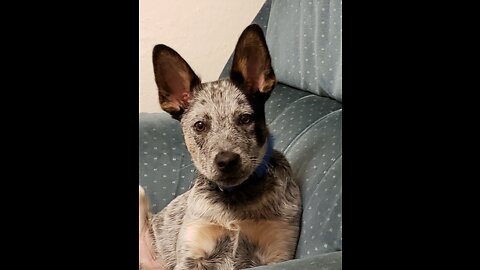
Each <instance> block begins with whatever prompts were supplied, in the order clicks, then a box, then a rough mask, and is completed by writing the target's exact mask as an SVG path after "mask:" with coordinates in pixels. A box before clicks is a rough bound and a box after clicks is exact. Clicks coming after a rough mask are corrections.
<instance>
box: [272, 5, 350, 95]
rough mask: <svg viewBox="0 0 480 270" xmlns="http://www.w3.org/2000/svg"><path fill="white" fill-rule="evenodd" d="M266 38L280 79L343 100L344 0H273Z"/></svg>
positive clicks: (303, 88) (312, 91)
mask: <svg viewBox="0 0 480 270" xmlns="http://www.w3.org/2000/svg"><path fill="white" fill-rule="evenodd" d="M266 38H267V43H268V46H269V49H270V54H271V55H272V63H273V67H274V71H275V75H276V76H277V79H278V80H279V81H280V82H282V83H284V84H287V85H290V86H293V87H296V88H299V89H302V90H306V91H309V92H311V93H314V94H317V95H323V96H329V97H331V98H334V99H336V100H337V101H340V102H341V100H342V1H341V0H299V1H287V0H275V1H273V3H272V6H271V10H270V18H269V22H268V28H267V35H266Z"/></svg>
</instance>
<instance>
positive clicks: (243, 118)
mask: <svg viewBox="0 0 480 270" xmlns="http://www.w3.org/2000/svg"><path fill="white" fill-rule="evenodd" d="M238 121H239V122H240V124H242V125H247V124H250V123H251V122H252V121H253V116H252V115H251V114H248V113H244V114H242V115H240V118H239V119H238Z"/></svg>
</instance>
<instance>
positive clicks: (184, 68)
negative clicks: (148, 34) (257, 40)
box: [152, 44, 201, 120]
mask: <svg viewBox="0 0 480 270" xmlns="http://www.w3.org/2000/svg"><path fill="white" fill-rule="evenodd" d="M152 56H153V70H154V73H155V82H156V83H157V87H158V97H159V100H160V106H161V107H162V109H163V110H164V111H166V112H168V113H170V114H171V115H172V117H173V118H175V119H177V120H180V119H181V117H182V114H183V112H184V111H185V109H186V108H187V107H188V105H189V102H190V98H191V97H192V90H193V88H194V87H195V86H197V85H198V84H200V83H201V82H200V78H198V76H197V75H196V74H195V72H193V70H192V68H191V67H190V66H189V65H188V64H187V62H186V61H185V60H184V59H183V58H182V57H181V56H180V55H179V54H178V53H177V52H176V51H174V50H173V49H172V48H170V47H168V46H166V45H163V44H160V45H156V46H155V47H154V48H153V55H152Z"/></svg>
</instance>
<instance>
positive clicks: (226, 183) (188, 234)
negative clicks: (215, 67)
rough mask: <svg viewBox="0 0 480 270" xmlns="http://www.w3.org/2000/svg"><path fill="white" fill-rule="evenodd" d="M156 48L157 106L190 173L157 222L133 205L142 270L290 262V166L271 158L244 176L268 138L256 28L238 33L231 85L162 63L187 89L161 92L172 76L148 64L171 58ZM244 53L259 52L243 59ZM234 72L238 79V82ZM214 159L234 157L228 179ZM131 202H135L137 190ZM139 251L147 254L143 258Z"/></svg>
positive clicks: (264, 73)
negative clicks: (174, 127)
mask: <svg viewBox="0 0 480 270" xmlns="http://www.w3.org/2000/svg"><path fill="white" fill-rule="evenodd" d="M161 46H162V47H161V48H156V50H157V51H155V50H154V67H155V68H156V80H157V85H158V86H159V96H160V97H161V100H160V102H161V104H165V108H168V110H169V112H170V113H171V114H172V116H173V117H174V118H176V119H179V120H180V123H181V126H182V129H183V134H184V139H185V143H186V145H187V148H188V150H189V152H190V154H191V156H192V160H193V162H194V164H195V166H196V168H197V170H198V172H199V175H198V177H197V178H196V179H195V182H194V185H193V187H192V188H191V189H190V190H189V191H187V192H185V193H184V194H182V195H180V196H178V197H177V198H175V199H174V200H173V201H172V202H171V203H170V204H169V205H168V206H167V207H165V208H164V209H163V210H162V211H161V212H159V213H157V214H154V215H152V214H148V213H147V212H146V211H147V210H146V209H147V208H146V207H147V203H145V201H144V200H142V199H141V202H142V201H143V202H144V205H143V206H142V203H141V204H140V212H141V217H140V220H141V222H140V226H141V228H144V229H143V232H144V233H143V234H142V230H141V231H140V239H141V241H140V242H141V243H140V245H141V248H140V252H141V262H140V263H141V264H143V265H141V268H142V267H143V268H142V269H175V270H180V269H243V268H248V267H254V266H258V265H267V264H272V263H277V262H281V261H285V260H289V259H292V258H293V257H294V254H295V248H296V245H297V240H298V233H299V220H300V214H301V198H300V191H299V188H298V186H297V184H296V182H295V181H294V179H292V174H291V169H290V165H289V163H288V161H287V160H286V159H285V157H284V156H283V155H282V154H281V153H280V152H278V151H275V150H274V151H273V154H272V157H271V159H270V162H269V165H268V170H267V173H266V175H265V176H263V177H257V176H255V174H253V172H254V171H255V169H256V168H257V166H258V165H259V164H260V162H261V161H262V158H263V156H264V155H265V153H266V149H267V143H268V142H267V141H268V136H269V133H268V128H267V126H266V124H265V115H264V104H265V101H266V100H267V99H268V97H269V95H270V93H271V91H272V90H273V88H274V86H275V83H276V80H275V77H274V74H273V69H272V68H271V65H270V56H269V54H268V49H267V47H266V43H265V39H264V36H263V33H262V32H261V30H259V27H258V26H255V25H254V26H249V27H248V28H247V29H246V30H245V31H244V32H243V33H242V36H241V37H240V39H239V42H238V44H237V48H236V52H235V55H236V56H235V58H234V65H233V68H232V75H231V79H227V80H221V81H216V82H210V83H204V84H201V83H195V81H196V79H198V77H196V75H195V74H194V73H193V71H191V69H190V67H189V66H188V64H186V62H184V60H183V59H181V57H180V56H178V57H180V58H179V59H176V60H175V61H178V63H168V64H169V66H174V67H179V68H178V69H179V71H178V72H181V73H182V74H183V75H182V76H181V78H185V74H189V76H190V77H188V76H187V80H190V81H189V82H193V83H190V85H191V87H190V89H184V88H183V87H182V86H183V85H189V83H188V82H187V83H182V84H177V87H176V86H175V85H174V84H169V82H168V78H169V77H172V76H169V75H168V74H165V72H167V73H168V72H169V71H168V70H166V69H164V70H162V69H161V68H162V67H161V66H160V65H161V64H158V61H160V62H161V60H156V58H155V57H157V58H161V57H162V54H166V53H167V54H169V57H170V58H172V59H173V58H178V57H177V56H175V55H176V53H175V52H174V51H173V50H171V49H170V48H168V47H166V46H164V45H161ZM252 48H253V49H255V50H259V51H260V52H261V53H258V54H256V55H254V56H255V57H252V56H251V55H250V56H249V53H251V51H252ZM170 50H171V51H170ZM172 51H173V52H172ZM254 54H255V52H254ZM172 55H173V56H174V57H172ZM258 57H260V58H258ZM251 59H255V61H253V62H252V60H251ZM169 61H170V60H169ZM235 63H238V65H237V66H236V65H235ZM249 65H259V66H260V67H259V68H256V67H253V68H252V67H249ZM159 66H160V67H159ZM236 68H237V69H238V70H237V71H238V73H237V75H235V74H234V73H235V69H236ZM189 69H190V70H189ZM243 69H247V70H243ZM252 70H253V72H252ZM255 71H256V72H255ZM238 74H242V75H241V76H240V79H239V77H238ZM173 75H175V74H173ZM173 77H174V76H173ZM176 78H177V79H178V78H180V77H176ZM198 81H199V80H198ZM159 82H160V83H159ZM178 85H181V86H178ZM175 91H177V92H175ZM178 91H180V92H178ZM182 91H183V92H182ZM169 97H170V98H169ZM172 108H174V109H172ZM168 110H167V111H168ZM243 114H248V115H252V116H253V121H252V122H251V123H248V124H241V123H239V118H240V116H241V115H243ZM198 121H202V122H203V123H204V124H205V127H206V128H205V130H204V131H202V132H199V131H198V130H195V128H194V126H195V123H197V122H198ZM222 151H228V152H233V153H236V154H238V155H239V156H240V160H241V162H240V165H239V166H238V168H236V170H235V171H234V172H222V171H221V170H219V169H218V168H217V166H215V157H216V155H217V154H219V153H220V152H222ZM220 187H233V190H229V191H225V190H223V189H222V188H220ZM140 195H141V197H142V196H144V194H142V191H141V192H140ZM142 213H143V214H144V216H145V218H143V219H142ZM142 220H143V223H142ZM142 239H143V243H142ZM145 239H146V240H145ZM142 246H143V247H145V246H147V247H148V249H149V250H143V251H142ZM144 249H145V248H144ZM142 253H143V254H142ZM145 254H153V255H151V256H152V257H153V260H154V261H155V262H153V263H152V262H148V261H147V262H142V258H146V256H145ZM147 257H148V256H147Z"/></svg>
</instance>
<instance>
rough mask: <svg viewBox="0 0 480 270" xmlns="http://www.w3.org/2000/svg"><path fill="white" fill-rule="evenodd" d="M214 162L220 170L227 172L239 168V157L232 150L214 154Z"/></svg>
mask: <svg viewBox="0 0 480 270" xmlns="http://www.w3.org/2000/svg"><path fill="white" fill-rule="evenodd" d="M214 162H215V166H217V169H218V170H219V171H220V172H222V173H226V174H229V173H235V172H236V171H237V170H238V169H239V168H240V164H241V158H240V155H239V154H236V153H234V152H228V151H222V152H220V153H218V154H217V155H216V156H215V159H214Z"/></svg>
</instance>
